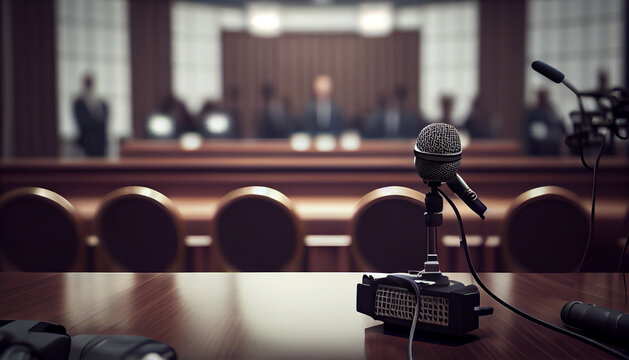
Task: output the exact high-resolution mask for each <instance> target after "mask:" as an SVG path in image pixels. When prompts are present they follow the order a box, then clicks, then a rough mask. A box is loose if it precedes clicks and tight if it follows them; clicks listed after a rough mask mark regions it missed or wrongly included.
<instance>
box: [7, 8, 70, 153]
mask: <svg viewBox="0 0 629 360" xmlns="http://www.w3.org/2000/svg"><path fill="white" fill-rule="evenodd" d="M55 4H56V2H55V1H49V0H13V1H11V2H10V8H11V10H10V11H11V51H12V56H13V58H12V67H13V69H12V73H13V84H12V89H13V116H12V119H9V120H10V121H12V122H13V126H12V129H13V134H12V138H13V141H12V143H13V144H14V149H13V155H14V156H16V157H32V156H56V155H57V153H58V144H59V140H58V137H59V135H58V131H57V53H56V39H55V34H56V27H55V9H56V5H55Z"/></svg>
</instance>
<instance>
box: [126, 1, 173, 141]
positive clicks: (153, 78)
mask: <svg viewBox="0 0 629 360" xmlns="http://www.w3.org/2000/svg"><path fill="white" fill-rule="evenodd" d="M170 6H171V1H170V0H130V1H129V32H130V35H129V39H130V47H131V96H132V118H133V136H134V137H135V138H144V137H146V129H145V126H144V124H145V122H146V119H147V117H148V115H149V114H150V113H151V112H152V111H154V110H155V109H156V108H157V107H158V106H159V105H160V104H161V103H162V102H163V101H165V99H166V98H167V96H169V95H170V94H171V92H172V91H171V81H172V80H171V68H172V66H171V46H170V45H171V41H170V39H171V33H170Z"/></svg>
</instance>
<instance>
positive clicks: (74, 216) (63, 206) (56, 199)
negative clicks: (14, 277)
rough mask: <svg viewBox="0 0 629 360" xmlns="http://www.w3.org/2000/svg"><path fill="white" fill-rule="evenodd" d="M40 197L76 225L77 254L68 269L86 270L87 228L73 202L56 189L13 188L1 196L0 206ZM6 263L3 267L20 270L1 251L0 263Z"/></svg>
mask: <svg viewBox="0 0 629 360" xmlns="http://www.w3.org/2000/svg"><path fill="white" fill-rule="evenodd" d="M30 196H34V197H38V198H41V199H44V200H45V201H47V202H48V203H50V204H51V205H53V206H54V207H56V208H57V209H59V210H60V211H61V212H63V213H64V214H65V215H67V217H68V218H69V219H70V221H71V222H72V224H73V225H74V229H75V233H76V237H77V256H76V260H75V261H74V264H73V265H72V266H71V267H70V268H68V269H67V271H86V266H87V263H86V252H87V249H86V243H85V230H84V228H83V223H82V221H81V219H80V217H79V215H78V213H77V211H76V209H75V208H74V206H72V204H71V203H70V202H69V201H68V200H67V199H66V198H64V197H63V196H61V195H59V194H57V193H56V192H54V191H51V190H48V189H44V188H40V187H21V188H17V189H14V190H11V191H9V192H7V193H5V194H4V195H2V196H1V197H0V207H2V206H3V205H4V204H5V203H7V202H9V201H12V200H14V199H16V198H20V197H30ZM1 264H4V266H3V269H7V270H18V271H20V269H19V268H18V267H17V266H16V265H15V264H13V262H12V261H10V260H9V258H8V257H7V256H5V255H4V254H2V253H1V252H0V265H1Z"/></svg>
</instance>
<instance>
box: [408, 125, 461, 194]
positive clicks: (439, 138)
mask: <svg viewBox="0 0 629 360" xmlns="http://www.w3.org/2000/svg"><path fill="white" fill-rule="evenodd" d="M415 148H416V150H418V151H421V152H423V153H428V154H439V155H453V154H460V153H461V139H460V138H459V133H458V132H457V131H456V128H455V127H454V126H452V125H449V124H444V123H433V124H429V125H427V126H426V127H424V128H423V129H422V131H421V132H420V133H419V135H418V136H417V142H416V143H415ZM460 165H461V160H460V159H459V160H457V161H450V162H442V161H436V160H424V159H421V158H418V157H417V156H415V168H416V169H417V173H418V174H419V176H420V177H421V178H422V179H424V180H426V181H440V182H444V181H448V180H449V179H451V178H453V177H454V176H456V174H457V172H458V171H459V166H460Z"/></svg>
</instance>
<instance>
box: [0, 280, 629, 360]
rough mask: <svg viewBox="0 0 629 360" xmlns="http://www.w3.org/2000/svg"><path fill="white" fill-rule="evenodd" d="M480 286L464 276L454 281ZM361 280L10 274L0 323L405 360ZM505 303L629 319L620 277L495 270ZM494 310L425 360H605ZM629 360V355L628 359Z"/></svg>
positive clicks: (424, 341) (220, 348)
mask: <svg viewBox="0 0 629 360" xmlns="http://www.w3.org/2000/svg"><path fill="white" fill-rule="evenodd" d="M449 275H450V277H451V278H452V279H455V280H458V281H462V282H464V283H470V275H469V274H466V273H454V274H449ZM361 276H362V274H360V273H335V274H326V273H169V274H129V273H109V274H97V273H63V274H45V273H0V294H2V296H0V319H33V320H43V321H52V322H56V323H60V324H62V325H65V326H66V328H67V330H68V332H69V333H70V335H78V334H87V333H93V334H134V335H142V336H148V337H152V338H155V339H157V340H161V341H164V342H167V343H169V344H170V345H172V346H173V347H174V348H175V349H176V350H177V353H178V355H179V358H180V359H225V358H237V359H238V358H247V359H251V358H265V359H321V358H326V359H364V358H368V359H403V358H405V356H406V343H407V339H406V338H404V335H400V336H396V335H391V334H385V333H384V331H383V326H382V325H381V323H380V322H379V321H375V320H373V319H371V318H369V317H368V316H366V315H363V314H360V313H358V312H356V309H355V306H356V305H355V297H356V283H358V282H359V281H360V279H361ZM481 277H482V278H483V279H485V281H486V283H487V285H488V286H489V287H490V288H491V289H493V290H494V291H495V292H496V293H497V294H498V295H500V296H502V297H504V298H505V299H506V300H507V301H509V302H511V303H512V304H514V305H516V306H518V307H520V308H521V309H523V310H525V311H527V312H530V313H531V314H533V315H535V316H539V317H541V318H543V319H544V320H546V321H549V322H551V323H553V324H555V325H559V326H563V325H562V322H561V320H560V317H559V312H560V310H561V307H562V306H563V305H564V304H565V303H566V302H567V301H571V300H579V301H583V302H587V303H595V304H597V305H600V306H607V307H611V308H614V309H618V310H622V311H624V312H629V305H627V304H625V302H624V296H623V285H622V278H621V275H619V274H606V273H597V274H587V273H585V274H575V273H572V274H510V273H486V274H482V275H481ZM481 304H482V305H491V306H493V307H494V314H493V315H491V316H489V317H483V318H481V319H480V328H479V329H477V330H475V331H473V332H471V333H470V334H469V335H468V336H465V337H462V338H444V337H436V336H427V335H421V336H418V337H417V338H416V340H415V342H414V345H413V353H414V355H415V358H416V359H419V358H422V359H469V358H490V359H519V358H522V359H524V358H526V359H551V358H556V359H566V358H572V359H594V358H596V359H606V358H611V357H609V356H607V355H606V354H605V353H603V352H601V351H599V350H597V349H595V348H593V347H590V346H588V345H585V344H582V343H580V342H578V341H576V340H574V339H572V338H568V337H566V336H564V335H560V334H556V333H554V332H552V331H550V330H547V329H545V328H542V327H539V326H537V325H535V324H532V323H530V322H528V321H526V320H523V319H522V318H520V317H519V316H517V315H515V314H513V313H511V312H509V311H508V310H506V309H504V308H502V307H500V306H498V304H497V303H495V302H494V301H492V300H491V299H489V297H488V296H486V295H485V294H483V293H481ZM628 354H629V353H628Z"/></svg>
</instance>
